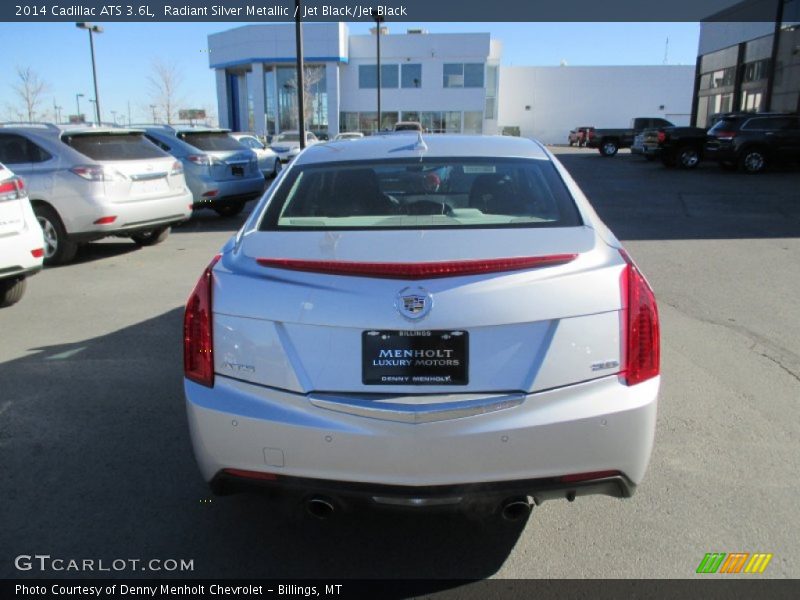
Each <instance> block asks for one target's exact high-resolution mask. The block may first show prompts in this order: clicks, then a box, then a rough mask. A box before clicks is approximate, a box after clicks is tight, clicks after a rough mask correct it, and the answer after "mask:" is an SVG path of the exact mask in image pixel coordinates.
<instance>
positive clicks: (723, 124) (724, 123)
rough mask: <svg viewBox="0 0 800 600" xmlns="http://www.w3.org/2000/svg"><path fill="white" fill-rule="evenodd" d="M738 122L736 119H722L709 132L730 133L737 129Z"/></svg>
mask: <svg viewBox="0 0 800 600" xmlns="http://www.w3.org/2000/svg"><path fill="white" fill-rule="evenodd" d="M737 124H738V121H736V120H734V119H720V120H719V121H717V122H716V123H715V124H714V126H713V127H712V128H711V129H709V130H708V132H709V133H711V132H712V131H730V130H731V129H735V128H736V125H737Z"/></svg>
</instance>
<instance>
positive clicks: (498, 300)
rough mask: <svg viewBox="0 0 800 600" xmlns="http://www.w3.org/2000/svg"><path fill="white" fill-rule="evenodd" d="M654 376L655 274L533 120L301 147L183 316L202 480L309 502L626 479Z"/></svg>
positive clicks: (621, 493) (618, 484)
mask: <svg viewBox="0 0 800 600" xmlns="http://www.w3.org/2000/svg"><path fill="white" fill-rule="evenodd" d="M401 175H402V177H401ZM432 175H436V179H438V181H434V178H433V177H432ZM411 177H417V178H418V179H419V185H418V186H415V187H414V188H411V187H410V186H407V185H406V183H407V180H408V178H411ZM398 182H401V183H402V182H405V183H403V185H402V186H401V185H399V184H398ZM406 189H408V190H410V191H408V192H406V191H405V190H406ZM587 289H591V291H592V293H591V294H587V293H586V290H587ZM659 372H660V371H659V325H658V316H657V309H656V300H655V297H654V295H653V292H652V290H651V288H650V286H649V285H648V283H647V281H646V280H645V278H644V276H643V275H642V274H641V272H640V271H639V269H638V268H637V267H636V265H635V264H634V263H633V261H632V260H631V258H630V257H629V255H628V253H627V252H626V251H625V250H624V249H623V247H622V245H621V244H620V242H619V241H618V240H617V239H616V238H615V237H614V235H613V234H612V233H611V232H610V231H609V230H608V229H607V227H606V226H605V225H604V224H603V223H602V222H601V221H600V220H599V218H598V216H597V214H596V213H595V212H594V210H593V209H592V208H591V206H590V205H589V203H588V201H587V200H586V198H585V196H584V195H583V193H581V191H580V189H579V188H578V186H577V184H576V183H575V181H574V180H573V179H572V178H571V177H570V175H569V174H568V172H567V171H566V170H565V169H564V168H563V166H562V165H561V164H560V163H559V162H558V160H557V159H556V158H555V157H554V156H553V155H552V154H551V153H550V152H549V151H548V150H547V149H546V148H545V147H544V146H543V145H541V144H539V143H537V142H534V141H531V140H529V139H525V138H513V137H499V136H495V137H490V136H485V137H484V136H463V135H436V136H429V137H427V138H426V139H425V140H424V143H422V142H418V143H411V144H409V140H408V139H403V138H401V137H399V136H370V137H369V138H367V139H364V140H363V141H360V142H358V143H351V144H339V145H338V147H337V149H336V152H331V151H329V150H328V149H326V148H324V147H319V146H314V147H310V148H308V149H307V150H306V151H305V152H303V153H302V154H301V155H300V156H298V157H297V159H296V160H295V162H294V164H293V166H292V168H291V169H290V170H288V171H286V173H285V174H282V175H281V179H279V180H277V183H276V184H275V185H273V186H272V188H271V189H270V190H269V192H268V193H267V194H265V196H264V198H262V199H261V201H260V202H259V204H258V206H257V207H256V208H255V209H254V210H253V212H252V213H251V215H250V217H249V219H248V220H247V222H246V223H245V225H244V226H243V228H242V229H241V230H240V232H239V233H238V234H236V235H235V236H234V237H233V238H232V239H230V240H229V241H228V243H227V244H226V245H225V246H224V247H223V249H222V250H221V253H220V254H219V255H218V256H216V257H215V258H214V259H213V260H212V261H211V264H209V266H208V268H207V269H206V270H205V272H204V273H203V274H202V276H201V277H200V280H199V281H198V283H197V286H196V287H195V289H194V291H192V293H191V295H190V297H189V300H188V302H187V305H186V311H185V316H184V374H185V394H186V406H187V411H188V420H189V426H190V431H191V437H192V442H193V447H194V452H195V456H196V458H197V461H198V464H199V466H200V469H201V471H202V475H203V477H204V478H205V479H206V480H207V481H208V482H209V483H210V485H211V489H212V490H213V491H214V492H216V493H227V492H230V491H234V490H236V489H239V487H240V486H259V485H260V486H264V487H265V488H267V489H270V490H283V491H284V492H287V493H297V494H298V495H299V497H302V498H303V499H304V502H305V505H306V506H307V509H308V511H309V512H311V513H312V514H314V515H316V516H325V515H326V514H328V513H330V512H331V511H333V510H336V509H339V508H342V507H345V506H347V505H348V502H349V501H353V502H357V501H358V500H361V501H364V502H366V503H368V504H373V505H374V504H380V505H390V506H404V507H409V508H411V509H420V508H421V507H426V506H432V505H437V506H442V507H447V506H450V507H451V508H452V507H463V508H465V509H468V508H471V507H476V506H479V505H481V504H483V505H486V506H489V507H491V509H492V511H493V512H495V513H497V512H500V513H502V514H503V515H504V516H505V517H507V518H510V519H511V518H524V517H525V516H526V515H527V514H528V511H529V510H530V506H531V504H530V501H529V498H531V497H532V498H534V501H535V502H536V503H538V502H541V501H542V500H545V499H549V498H566V499H568V500H573V499H574V498H575V496H577V495H585V494H604V495H609V496H615V497H628V496H630V495H631V494H632V493H633V492H634V489H635V488H636V485H637V484H638V483H639V482H640V481H641V480H642V478H643V477H644V474H645V470H646V467H647V464H648V460H649V456H650V452H651V448H652V444H653V436H654V431H655V422H656V402H657V394H658V388H659V380H660V377H659Z"/></svg>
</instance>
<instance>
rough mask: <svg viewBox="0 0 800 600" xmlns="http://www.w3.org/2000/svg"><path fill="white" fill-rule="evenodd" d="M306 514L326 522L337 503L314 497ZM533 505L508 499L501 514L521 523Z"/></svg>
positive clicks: (526, 501)
mask: <svg viewBox="0 0 800 600" xmlns="http://www.w3.org/2000/svg"><path fill="white" fill-rule="evenodd" d="M305 508H306V512H307V513H308V514H309V515H310V516H312V517H314V518H315V519H320V520H325V519H328V518H330V517H332V516H333V514H334V513H335V512H336V502H335V501H334V500H332V499H330V498H327V497H325V496H312V497H311V498H309V499H308V500H306V503H305ZM532 508H533V504H532V503H531V501H530V499H528V498H527V497H526V496H515V497H512V498H506V499H505V500H503V502H502V503H501V504H500V514H501V516H502V517H503V519H505V520H506V521H521V520H523V519H526V518H527V517H528V515H530V513H531V509H532Z"/></svg>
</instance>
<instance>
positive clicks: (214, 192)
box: [203, 190, 219, 198]
mask: <svg viewBox="0 0 800 600" xmlns="http://www.w3.org/2000/svg"><path fill="white" fill-rule="evenodd" d="M217 194H219V190H209V191H208V192H204V193H203V198H213V197H214V196H216V195H217Z"/></svg>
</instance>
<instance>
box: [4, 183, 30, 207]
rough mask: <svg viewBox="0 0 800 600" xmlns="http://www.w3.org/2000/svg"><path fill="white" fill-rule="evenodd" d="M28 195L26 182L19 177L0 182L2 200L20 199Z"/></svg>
mask: <svg viewBox="0 0 800 600" xmlns="http://www.w3.org/2000/svg"><path fill="white" fill-rule="evenodd" d="M27 195H28V193H27V192H26V191H25V184H24V183H23V182H22V179H20V178H19V177H14V178H13V179H9V180H8V181H4V182H3V183H0V202H2V201H3V200H19V199H20V198H24V197H25V196H27Z"/></svg>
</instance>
